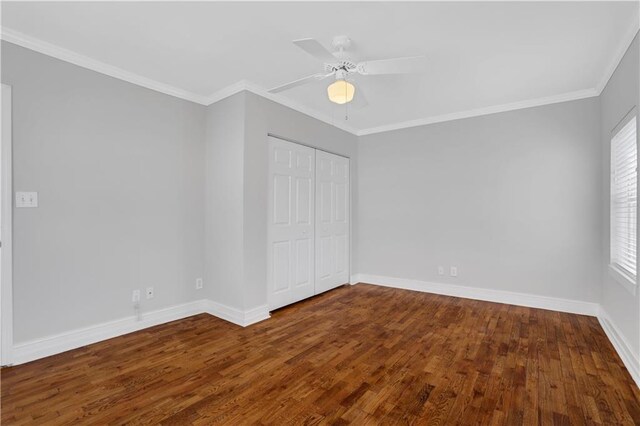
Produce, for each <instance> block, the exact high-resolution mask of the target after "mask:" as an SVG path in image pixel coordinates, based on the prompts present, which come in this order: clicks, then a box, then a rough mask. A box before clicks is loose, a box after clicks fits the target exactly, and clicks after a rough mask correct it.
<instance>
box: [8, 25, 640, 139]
mask: <svg viewBox="0 0 640 426" xmlns="http://www.w3.org/2000/svg"><path fill="white" fill-rule="evenodd" d="M639 29H640V20H638V19H635V20H634V22H633V24H632V25H631V27H630V29H629V31H628V34H627V36H626V37H625V38H624V39H623V41H622V43H621V45H620V48H619V49H618V51H617V53H616V55H615V56H614V58H613V60H612V62H611V64H610V65H609V66H608V67H607V68H606V70H605V73H604V75H603V77H602V78H601V80H600V82H599V84H598V85H597V86H596V87H594V88H591V89H584V90H578V91H575V92H568V93H563V94H560V95H554V96H548V97H544V98H537V99H529V100H524V101H519V102H513V103H508V104H501V105H494V106H490V107H483V108H477V109H473V110H467V111H458V112H454V113H450V114H443V115H437V116H431V117H424V118H420V119H416V120H408V121H403V122H399V123H392V124H387V125H383V126H376V127H370V128H365V129H357V128H355V127H353V126H351V125H349V124H347V123H343V122H341V121H338V120H334V119H332V118H331V117H329V116H327V115H325V114H323V113H321V112H318V111H317V110H314V109H312V108H309V107H307V106H304V105H302V104H301V103H299V102H296V101H294V100H291V99H290V98H287V97H285V96H283V95H280V94H274V93H269V91H268V90H267V89H265V88H263V87H261V86H259V85H257V84H255V83H253V82H250V81H247V80H240V81H238V82H235V83H233V84H231V85H229V86H226V87H224V88H222V89H220V90H218V91H216V92H214V93H212V94H210V95H208V96H204V95H200V94H197V93H192V92H189V91H186V90H182V89H180V88H177V87H174V86H171V85H168V84H165V83H161V82H159V81H156V80H153V79H150V78H147V77H143V76H141V75H138V74H135V73H132V72H129V71H126V70H124V69H122V68H118V67H115V66H112V65H109V64H106V63H104V62H100V61H98V60H95V59H93V58H90V57H88V56H85V55H81V54H79V53H76V52H74V51H71V50H68V49H65V48H62V47H59V46H56V45H54V44H51V43H48V42H45V41H43V40H40V39H37V38H34V37H31V36H28V35H26V34H23V33H20V32H18V31H15V30H12V29H10V28H6V27H3V28H2V31H1V33H0V38H1V39H2V40H5V41H8V42H10V43H13V44H16V45H18V46H21V47H24V48H27V49H30V50H33V51H36V52H39V53H42V54H44V55H47V56H51V57H53V58H56V59H60V60H62V61H65V62H69V63H72V64H74V65H77V66H80V67H83V68H87V69H90V70H92V71H95V72H99V73H101V74H105V75H108V76H110V77H114V78H117V79H120V80H123V81H126V82H129V83H132V84H136V85H138V86H141V87H145V88H147V89H151V90H155V91H157V92H160V93H164V94H166V95H169V96H174V97H177V98H180V99H184V100H187V101H191V102H195V103H197V104H200V105H205V106H208V105H211V104H214V103H216V102H219V101H221V100H223V99H226V98H228V97H229V96H233V95H235V94H236V93H239V92H242V91H248V92H251V93H253V94H255V95H258V96H261V97H263V98H266V99H268V100H270V101H273V102H276V103H278V104H280V105H282V106H285V107H287V108H291V109H293V110H295V111H298V112H300V113H302V114H305V115H307V116H309V117H312V118H315V119H317V120H319V121H322V122H324V123H327V124H329V125H331V126H334V127H336V128H338V129H340V130H343V131H346V132H348V133H351V134H353V135H356V136H366V135H371V134H375V133H382V132H389V131H392V130H400V129H405V128H409V127H417V126H424V125H428V124H435V123H442V122H446V121H453V120H460V119H463V118H472V117H478V116H482V115H489V114H496V113H500V112H507V111H514V110H518V109H524V108H532V107H537V106H543V105H551V104H555V103H560V102H568V101H573V100H579V99H585V98H590V97H594V96H599V95H600V93H601V92H602V90H604V88H605V87H606V85H607V83H608V81H609V79H610V78H611V76H612V75H613V73H614V72H615V70H616V68H617V67H618V65H619V63H620V61H621V60H622V58H623V57H624V55H625V53H626V51H627V50H628V48H629V45H630V44H631V43H632V42H633V39H634V38H635V36H636V34H637V33H638V30H639Z"/></svg>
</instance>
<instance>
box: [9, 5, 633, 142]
mask: <svg viewBox="0 0 640 426" xmlns="http://www.w3.org/2000/svg"><path fill="white" fill-rule="evenodd" d="M2 25H3V38H6V39H8V40H10V41H11V40H12V38H10V37H6V34H7V33H11V34H13V40H14V41H15V40H18V39H20V40H23V39H24V40H30V42H29V43H31V44H33V45H37V44H38V43H39V41H43V42H46V43H50V44H52V45H55V46H57V47H60V48H63V49H68V50H70V51H72V52H75V53H76V54H78V55H83V56H86V57H89V58H91V59H93V60H97V61H100V62H103V63H105V64H108V65H111V66H114V67H118V68H121V69H123V70H126V71H128V72H129V73H133V74H136V75H137V76H139V77H140V80H141V81H144V82H149V81H151V80H153V83H152V84H147V85H148V86H153V85H154V84H156V83H157V84H156V85H157V86H158V87H161V90H162V88H164V89H165V91H168V92H172V91H173V93H177V94H178V95H180V96H183V97H186V98H191V99H197V100H203V101H202V102H203V103H207V102H206V99H210V98H211V97H212V96H215V94H216V92H218V91H220V90H223V92H224V89H225V88H227V87H228V86H230V85H233V84H234V83H237V82H238V81H241V80H246V81H248V82H251V83H253V84H255V85H257V86H258V87H260V88H262V89H269V88H271V87H274V86H277V85H280V84H282V83H286V82H288V81H291V80H294V79H297V78H300V77H303V76H307V75H309V74H313V73H315V72H318V71H320V70H321V65H320V64H319V63H317V62H316V61H315V59H313V58H312V57H310V56H308V55H307V54H306V53H305V52H303V51H301V50H300V49H298V48H297V47H296V46H294V45H293V44H292V43H291V40H294V39H299V38H306V37H312V38H316V39H318V40H319V41H320V42H321V43H323V44H324V45H325V46H327V47H329V46H330V43H331V39H332V37H333V36H334V35H340V34H345V35H348V36H349V37H351V39H352V40H353V49H352V50H353V54H352V58H353V59H354V60H356V61H358V60H365V59H383V58H390V57H399V56H414V55H425V56H426V57H427V58H428V62H429V69H428V71H427V72H425V73H424V74H420V75H394V76H366V77H358V78H357V80H356V87H357V90H362V91H363V92H364V93H365V94H366V97H367V98H368V101H369V105H368V106H367V107H365V108H363V109H361V110H358V111H349V120H348V122H347V125H348V126H349V128H351V129H354V130H355V131H357V132H362V133H367V132H369V131H373V130H376V129H379V130H382V129H386V128H390V127H394V126H402V125H403V124H402V123H405V122H407V121H413V122H415V123H420V122H429V121H438V117H441V116H446V117H458V116H464V115H465V114H466V113H465V112H468V111H470V110H474V111H475V110H483V111H491V110H492V108H493V109H496V108H497V109H500V106H501V105H504V104H514V103H516V104H517V105H529V104H531V105H533V104H539V103H546V102H548V101H553V100H560V99H572V98H580V97H585V96H593V95H595V94H598V93H599V91H600V90H601V89H602V85H603V84H604V83H605V82H606V79H607V78H608V76H609V75H610V73H611V72H612V70H613V67H615V65H616V63H617V60H619V58H620V55H621V54H622V52H623V51H624V49H625V48H626V47H627V46H628V43H629V42H630V41H631V38H632V37H633V34H635V32H636V31H637V28H638V3H637V2H636V1H633V2H612V1H606V2H495V3H484V2H472V3H468V2H466V3H462V2H447V3H443V2H438V3H436V2H429V3H417V2H412V3H396V2H373V3H362V2H356V3H328V2H321V3H308V2H296V3H292V2H289V3H286V2H285V3H269V2H258V3H247V2H245V3H205V2H196V3H185V2H182V3H180V2H136V3H132V2H109V3H107V2H66V3H58V2H44V3H35V2H19V3H18V2H15V3H14V2H3V3H2ZM16 34H17V35H16ZM34 40H35V42H34ZM29 43H24V42H23V43H22V44H23V45H28V44H29ZM34 43H35V44H34ZM133 74H132V75H133ZM129 80H131V81H133V80H135V78H130V79H129ZM327 84H328V83H327V82H318V83H314V84H313V85H310V86H306V87H300V88H296V89H292V90H290V91H287V92H283V93H282V94H280V95H279V96H282V97H284V99H283V100H284V102H285V103H288V104H290V105H300V107H301V109H302V110H304V111H310V112H312V113H313V114H315V115H316V116H319V117H323V118H324V119H326V120H327V121H334V122H336V123H338V124H340V122H342V124H343V125H344V124H345V123H344V122H343V121H342V120H344V113H345V108H344V106H336V105H334V104H331V103H330V102H329V101H328V100H327V98H326V85H327ZM168 87H169V88H170V89H171V90H166V89H167V88H168ZM173 89H175V90H173ZM540 98H545V99H542V100H541V99H540ZM547 98H549V99H547ZM507 109H508V108H507ZM446 117H441V118H443V119H444V118H446Z"/></svg>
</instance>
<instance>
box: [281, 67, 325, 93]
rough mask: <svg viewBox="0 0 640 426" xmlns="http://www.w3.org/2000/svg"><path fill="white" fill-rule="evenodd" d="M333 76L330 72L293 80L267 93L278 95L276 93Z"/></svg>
mask: <svg viewBox="0 0 640 426" xmlns="http://www.w3.org/2000/svg"><path fill="white" fill-rule="evenodd" d="M333 74H335V73H333V72H332V73H329V74H323V73H318V74H313V75H310V76H307V77H304V78H301V79H298V80H294V81H292V82H290V83H287V84H283V85H282V86H278V87H274V88H273V89H271V90H269V93H278V92H282V91H285V90H289V89H292V88H294V87H298V86H303V85H305V84H308V83H311V82H314V81H319V80H324V79H325V78H327V77H330V76H332V75H333Z"/></svg>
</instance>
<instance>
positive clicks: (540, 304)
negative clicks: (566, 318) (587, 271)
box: [354, 274, 600, 317]
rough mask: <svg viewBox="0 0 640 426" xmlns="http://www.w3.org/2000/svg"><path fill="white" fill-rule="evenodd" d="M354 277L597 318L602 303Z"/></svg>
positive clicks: (383, 278)
mask: <svg viewBox="0 0 640 426" xmlns="http://www.w3.org/2000/svg"><path fill="white" fill-rule="evenodd" d="M354 278H356V279H357V281H358V282H363V283H368V284H375V285H380V286H385V287H394V288H401V289H404V290H414V291H422V292H426V293H435V294H442V295H445V296H454V297H462V298H465V299H474V300H484V301H487V302H497V303H507V304H510V305H517V306H527V307H529V308H540V309H548V310H551V311H559V312H568V313H572V314H580V315H589V316H592V317H595V316H598V312H599V307H600V305H599V304H597V303H593V302H583V301H579V300H570V299H561V298H556V297H547V296H539V295H535V294H527V293H515V292H512V291H505V290H492V289H486V288H476V287H466V286H461V285H455V284H441V283H433V282H427V281H418V280H408V279H404V278H393V277H384V276H379V275H369V274H356V275H354Z"/></svg>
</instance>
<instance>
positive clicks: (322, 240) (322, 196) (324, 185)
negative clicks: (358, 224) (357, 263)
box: [315, 151, 349, 294]
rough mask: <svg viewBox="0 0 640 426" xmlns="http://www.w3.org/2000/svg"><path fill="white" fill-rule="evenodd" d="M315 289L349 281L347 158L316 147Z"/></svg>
mask: <svg viewBox="0 0 640 426" xmlns="http://www.w3.org/2000/svg"><path fill="white" fill-rule="evenodd" d="M315 264H316V276H315V278H316V279H315V293H316V294H318V293H322V292H323V291H327V290H330V289H332V288H335V287H338V286H340V285H343V284H346V283H348V282H349V159H348V158H344V157H340V156H338V155H334V154H329V153H328V152H323V151H316V262H315Z"/></svg>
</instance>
